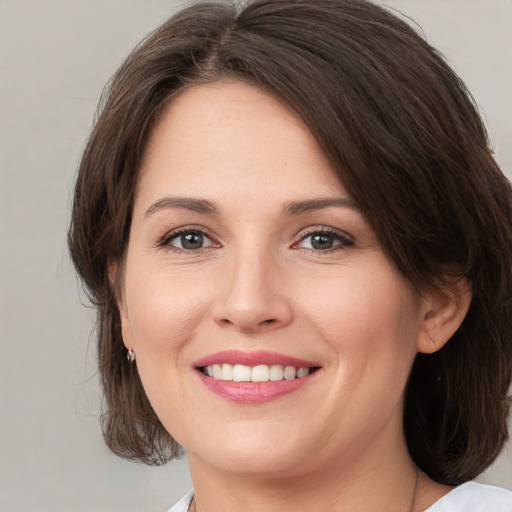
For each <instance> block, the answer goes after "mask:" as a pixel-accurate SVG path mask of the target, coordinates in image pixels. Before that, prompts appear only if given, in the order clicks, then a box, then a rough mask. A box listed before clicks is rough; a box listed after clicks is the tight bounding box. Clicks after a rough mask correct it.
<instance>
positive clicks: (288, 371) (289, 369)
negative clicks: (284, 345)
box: [283, 366, 297, 380]
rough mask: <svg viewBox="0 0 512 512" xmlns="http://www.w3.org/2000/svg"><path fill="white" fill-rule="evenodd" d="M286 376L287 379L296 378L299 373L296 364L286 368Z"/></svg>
mask: <svg viewBox="0 0 512 512" xmlns="http://www.w3.org/2000/svg"><path fill="white" fill-rule="evenodd" d="M283 375H284V378H285V379H286V380H293V379H295V376H296V375H297V370H296V369H295V366H287V367H286V368H285V369H284V374H283Z"/></svg>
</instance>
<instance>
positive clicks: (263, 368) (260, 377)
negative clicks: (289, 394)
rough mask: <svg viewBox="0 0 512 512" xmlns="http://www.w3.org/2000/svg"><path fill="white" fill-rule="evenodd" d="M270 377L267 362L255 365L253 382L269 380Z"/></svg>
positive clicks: (252, 372) (252, 374)
mask: <svg viewBox="0 0 512 512" xmlns="http://www.w3.org/2000/svg"><path fill="white" fill-rule="evenodd" d="M269 378H270V369H269V367H268V366H267V365H266V364H260V365H258V366H253V368H252V371H251V381H252V382H267V381H268V379H269Z"/></svg>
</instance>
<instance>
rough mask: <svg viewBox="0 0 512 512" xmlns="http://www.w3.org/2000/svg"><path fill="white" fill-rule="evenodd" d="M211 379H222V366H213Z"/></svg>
mask: <svg viewBox="0 0 512 512" xmlns="http://www.w3.org/2000/svg"><path fill="white" fill-rule="evenodd" d="M213 378H214V379H222V365H221V364H214V365H213Z"/></svg>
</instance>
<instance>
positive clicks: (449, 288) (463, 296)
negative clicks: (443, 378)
mask: <svg viewBox="0 0 512 512" xmlns="http://www.w3.org/2000/svg"><path fill="white" fill-rule="evenodd" d="M471 298H472V292H471V283H470V282H469V281H468V280H467V279H466V278H464V277H463V278H458V279H457V280H455V281H453V282H452V283H449V284H447V285H446V286H444V287H443V288H440V289H436V290H431V291H430V292H428V293H427V296H426V298H425V301H424V310H423V331H422V332H421V333H420V336H419V338H418V343H417V345H418V346H417V348H418V351H419V352H422V353H424V354H431V353H433V352H436V351H437V350H439V349H441V348H442V347H443V346H444V345H445V344H446V343H447V342H448V340H449V339H450V338H451V337H452V336H453V335H454V334H455V332H456V331H457V329H458V328H459V327H460V325H461V324H462V322H463V320H464V318H465V317H466V314H467V312H468V309H469V306H470V304H471Z"/></svg>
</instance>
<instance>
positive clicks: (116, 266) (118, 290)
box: [108, 262, 133, 350]
mask: <svg viewBox="0 0 512 512" xmlns="http://www.w3.org/2000/svg"><path fill="white" fill-rule="evenodd" d="M108 279H109V281H110V286H111V287H112V291H113V292H114V295H115V298H116V304H117V309H118V311H119V320H120V322H121V333H122V336H123V343H124V346H125V347H126V348H127V349H128V350H129V349H133V344H132V335H131V329H130V322H129V320H128V311H127V308H126V298H125V294H124V287H123V265H122V264H120V263H118V262H114V263H110V264H109V266H108Z"/></svg>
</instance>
